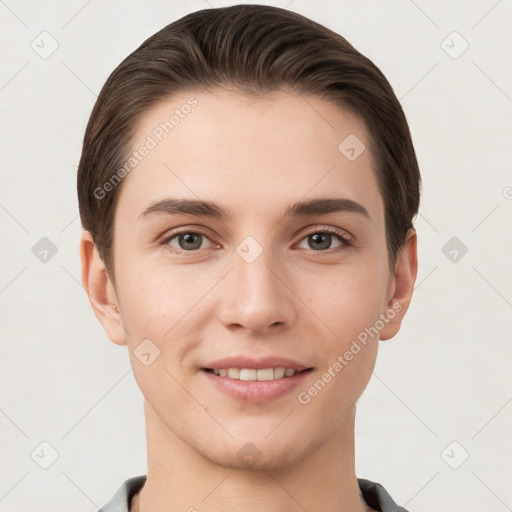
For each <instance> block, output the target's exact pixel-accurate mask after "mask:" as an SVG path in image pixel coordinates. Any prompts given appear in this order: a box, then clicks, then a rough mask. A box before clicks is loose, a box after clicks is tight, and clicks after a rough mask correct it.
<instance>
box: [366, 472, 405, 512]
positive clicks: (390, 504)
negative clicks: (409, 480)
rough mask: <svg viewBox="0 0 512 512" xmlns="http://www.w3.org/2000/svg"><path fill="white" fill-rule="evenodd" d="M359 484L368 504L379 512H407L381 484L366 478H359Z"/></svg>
mask: <svg viewBox="0 0 512 512" xmlns="http://www.w3.org/2000/svg"><path fill="white" fill-rule="evenodd" d="M357 483H358V484H359V489H361V492H362V494H363V498H364V500H365V501H366V503H367V504H368V505H369V506H370V507H372V508H373V509H375V510H377V511H378V512H407V510H406V509H405V508H403V507H400V506H398V505H397V504H396V503H395V502H394V500H393V498H392V497H391V496H390V495H389V493H388V491H386V489H385V488H384V487H383V486H382V485H381V484H379V483H377V482H372V481H370V480H366V479H365V478H358V479H357Z"/></svg>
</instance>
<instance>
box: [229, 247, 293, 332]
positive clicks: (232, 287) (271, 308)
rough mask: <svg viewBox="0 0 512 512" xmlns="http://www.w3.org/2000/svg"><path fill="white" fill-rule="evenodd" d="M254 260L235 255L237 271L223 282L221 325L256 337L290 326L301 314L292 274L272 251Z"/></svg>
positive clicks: (232, 271)
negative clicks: (295, 296)
mask: <svg viewBox="0 0 512 512" xmlns="http://www.w3.org/2000/svg"><path fill="white" fill-rule="evenodd" d="M240 254H242V256H240ZM253 256H254V255H253ZM251 260H252V258H250V257H249V258H247V257H246V255H245V254H244V253H243V252H240V253H236V254H234V257H233V268H232V270H231V271H230V272H229V274H228V275H227V276H226V278H225V279H224V280H223V287H222V292H221V293H222V298H221V308H220V314H219V316H220V320H221V322H222V323H223V325H224V326H225V327H226V328H228V329H231V330H232V329H234V328H238V329H242V328H243V329H246V330H247V331H250V332H251V333H254V334H257V333H259V334H263V333H265V332H266V331H268V330H269V329H270V328H272V329H277V328H278V327H280V328H281V329H284V328H286V327H289V326H290V325H292V324H293V321H294V319H295V317H296V314H297V311H296V298H295V300H294V294H293V292H292V289H293V284H292V283H290V282H289V281H290V280H291V277H290V273H289V272H288V273H287V272H286V270H285V269H283V266H284V265H283V264H282V262H280V261H278V259H277V258H274V257H272V254H271V251H266V250H263V252H261V254H259V256H257V257H256V259H255V260H254V261H251Z"/></svg>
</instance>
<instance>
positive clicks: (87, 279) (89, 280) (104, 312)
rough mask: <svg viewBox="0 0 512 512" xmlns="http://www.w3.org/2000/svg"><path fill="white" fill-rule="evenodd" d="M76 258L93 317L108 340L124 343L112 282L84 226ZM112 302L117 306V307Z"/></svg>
mask: <svg viewBox="0 0 512 512" xmlns="http://www.w3.org/2000/svg"><path fill="white" fill-rule="evenodd" d="M80 259H81V261H82V284H83V285H84V288H85V291H86V292H87V295H88V297H89V302H90V303H91V306H92V309H93V311H94V314H95V315H96V318H97V319H98V320H99V321H100V323H101V325H102V326H103V329H105V332H106V333H107V336H108V337H109V338H110V340H111V341H113V342H114V343H115V344H117V345H126V330H125V328H124V326H123V323H122V316H121V311H120V306H119V302H118V300H117V296H116V293H115V289H114V286H113V285H112V283H111V281H110V277H109V276H108V273H107V269H106V267H105V265H104V263H103V261H102V259H101V258H100V255H99V253H98V250H97V248H96V245H95V243H94V240H93V238H92V235H91V233H90V232H89V231H85V230H84V231H82V236H81V238H80ZM114 306H117V307H118V308H119V310H118V309H116V308H115V307H114Z"/></svg>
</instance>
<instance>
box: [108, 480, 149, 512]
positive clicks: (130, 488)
mask: <svg viewBox="0 0 512 512" xmlns="http://www.w3.org/2000/svg"><path fill="white" fill-rule="evenodd" d="M146 477H147V475H140V476H134V477H132V478H129V479H128V480H126V481H124V482H123V483H122V484H121V487H119V489H118V490H117V492H116V493H115V494H114V496H113V498H112V499H111V500H110V501H109V502H108V503H107V504H106V505H104V506H103V507H101V508H100V509H99V510H98V512H130V501H131V499H132V497H133V496H134V495H135V494H136V493H137V492H138V491H139V490H140V489H142V487H143V486H144V484H145V483H146Z"/></svg>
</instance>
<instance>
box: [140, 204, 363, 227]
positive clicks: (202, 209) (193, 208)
mask: <svg viewBox="0 0 512 512" xmlns="http://www.w3.org/2000/svg"><path fill="white" fill-rule="evenodd" d="M337 212H347V213H356V214H359V215H362V216H364V217H366V218H368V219H369V218H370V215H369V214H368V211H367V210H366V208H365V207H364V206H363V205H362V204H360V203H358V202H356V201H353V200H352V199H346V198H318V199H311V200H308V201H299V202H297V203H294V204H292V205H290V206H288V207H287V208H286V210H285V213H284V216H285V217H304V216H312V215H327V214H329V213H337ZM156 213H160V214H167V215H195V216H198V217H212V218H215V219H219V220H223V221H230V220H231V221H232V220H234V218H235V215H234V213H233V212H232V211H230V210H225V209H224V208H222V207H221V206H219V205H218V204H216V203H213V202H211V201H201V200H195V199H179V198H166V199H161V200H158V201H155V202H153V203H151V204H150V205H149V206H148V207H147V208H146V209H145V210H144V211H143V212H142V213H141V214H140V215H139V217H138V218H139V219H140V218H141V217H148V216H151V215H152V214H156Z"/></svg>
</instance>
